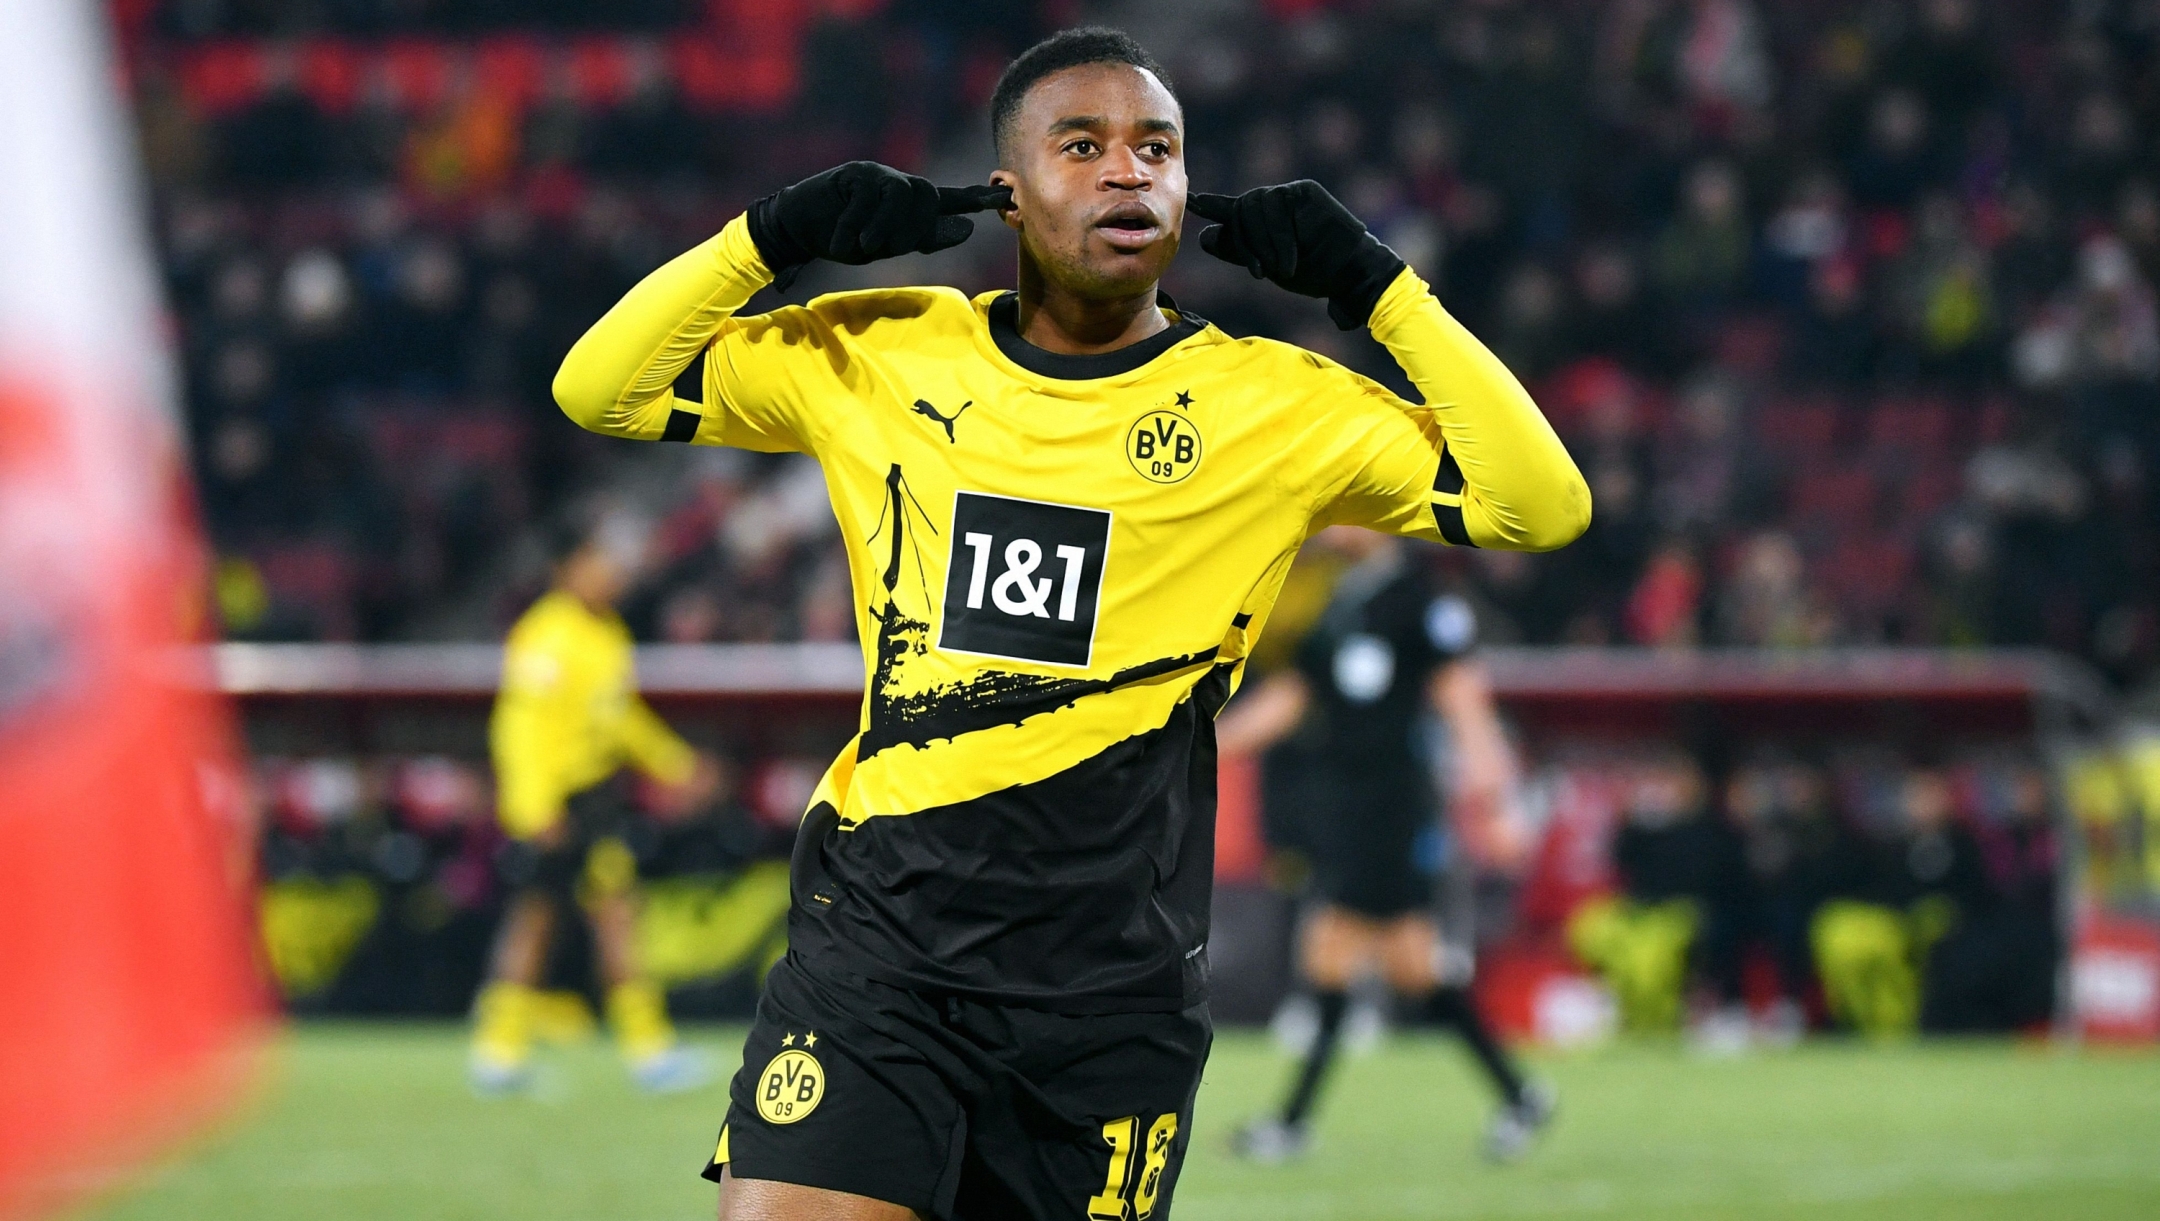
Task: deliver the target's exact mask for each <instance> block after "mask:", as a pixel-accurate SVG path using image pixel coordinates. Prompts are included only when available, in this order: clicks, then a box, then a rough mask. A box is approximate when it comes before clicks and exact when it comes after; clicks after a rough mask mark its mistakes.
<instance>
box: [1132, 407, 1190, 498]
mask: <svg viewBox="0 0 2160 1221" xmlns="http://www.w3.org/2000/svg"><path fill="white" fill-rule="evenodd" d="M1125 459H1126V461H1128V462H1131V463H1132V468H1133V469H1134V470H1136V471H1138V472H1140V474H1141V476H1142V477H1143V478H1146V479H1150V480H1152V481H1154V482H1156V483H1176V482H1178V481H1179V480H1181V479H1183V478H1185V477H1186V476H1187V475H1190V474H1192V473H1193V471H1194V470H1196V469H1198V467H1199V466H1200V430H1199V429H1198V428H1195V427H1193V422H1192V420H1191V419H1189V418H1187V417H1186V416H1183V415H1180V414H1178V413H1177V412H1175V411H1150V412H1148V413H1147V414H1146V415H1144V416H1141V417H1140V418H1139V419H1137V420H1134V421H1133V426H1132V428H1131V429H1129V430H1127V432H1126V433H1125Z"/></svg>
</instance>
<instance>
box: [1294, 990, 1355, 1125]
mask: <svg viewBox="0 0 2160 1221" xmlns="http://www.w3.org/2000/svg"><path fill="white" fill-rule="evenodd" d="M1313 999H1314V1000H1316V1001H1318V1002H1320V1029H1318V1030H1316V1031H1314V1032H1313V1041H1312V1047H1311V1048H1310V1049H1309V1050H1308V1051H1306V1053H1305V1063H1304V1065H1303V1066H1302V1067H1300V1068H1299V1069H1298V1079H1297V1085H1296V1086H1295V1087H1294V1088H1293V1089H1291V1091H1290V1101H1288V1102H1286V1103H1284V1104H1283V1112H1282V1120H1283V1122H1284V1123H1286V1124H1290V1125H1292V1126H1293V1127H1294V1126H1296V1125H1298V1124H1301V1123H1304V1122H1305V1117H1306V1116H1307V1115H1308V1114H1310V1113H1311V1112H1312V1106H1313V1100H1314V1099H1315V1098H1316V1097H1318V1096H1319V1093H1320V1081H1321V1079H1322V1078H1324V1077H1326V1076H1327V1070H1328V1062H1329V1061H1331V1060H1333V1059H1334V1058H1335V1045H1336V1044H1337V1043H1339V1042H1341V1041H1342V1022H1343V1013H1344V1011H1346V1010H1348V1009H1349V1008H1350V997H1349V996H1348V995H1347V994H1346V993H1342V992H1319V993H1315V994H1314V995H1313Z"/></svg>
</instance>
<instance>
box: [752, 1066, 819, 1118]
mask: <svg viewBox="0 0 2160 1221" xmlns="http://www.w3.org/2000/svg"><path fill="white" fill-rule="evenodd" d="M757 1091H758V1094H757V1112H758V1114H759V1115H761V1116H763V1117H764V1119H765V1122H766V1123H794V1122H795V1121H796V1120H798V1119H802V1118H804V1117H806V1116H808V1115H809V1114H810V1112H812V1111H815V1110H817V1104H818V1103H819V1102H820V1101H821V1100H823V1099H824V1097H825V1068H824V1066H823V1065H821V1064H819V1063H818V1062H817V1057H815V1056H813V1055H811V1054H810V1053H809V1052H807V1051H783V1052H781V1053H780V1054H779V1055H777V1056H774V1057H773V1058H772V1063H770V1064H767V1065H766V1066H765V1072H764V1075H763V1076H761V1077H759V1078H758V1087H757Z"/></svg>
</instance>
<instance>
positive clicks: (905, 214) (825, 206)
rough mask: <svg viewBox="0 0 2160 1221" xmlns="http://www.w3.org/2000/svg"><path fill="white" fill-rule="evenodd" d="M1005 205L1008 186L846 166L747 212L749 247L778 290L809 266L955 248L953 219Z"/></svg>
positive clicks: (871, 165) (960, 222) (963, 233)
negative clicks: (950, 182) (946, 182)
mask: <svg viewBox="0 0 2160 1221" xmlns="http://www.w3.org/2000/svg"><path fill="white" fill-rule="evenodd" d="M1011 206H1012V189H1011V188H1009V187H991V186H981V187H941V186H938V185H936V184H935V183H933V182H931V181H930V180H929V179H927V178H918V177H916V176H915V175H913V174H903V173H901V172H900V171H899V170H896V169H894V168H892V167H891V166H889V165H879V164H878V163H877V162H875V161H850V162H848V163H847V164H846V165H842V166H836V167H835V168H833V169H829V170H826V171H825V172H824V173H822V174H818V175H815V176H813V177H810V178H805V179H803V180H802V181H801V182H798V183H796V184H795V185H794V186H791V187H788V188H787V189H785V190H781V191H775V192H774V193H772V194H770V195H767V196H766V197H765V198H763V199H760V200H758V201H757V202H756V203H754V204H751V205H750V240H751V241H753V242H756V243H757V248H758V253H759V254H761V255H763V256H764V258H765V265H766V266H767V267H770V268H772V271H773V284H774V286H775V287H778V288H781V289H785V288H786V287H787V286H788V285H789V284H792V283H794V281H795V277H796V276H797V275H798V274H800V273H801V271H802V269H803V267H804V265H806V264H808V263H809V262H810V261H811V260H812V259H830V260H832V261H833V262H835V263H848V264H853V265H860V264H863V263H872V262H876V261H877V260H879V259H889V258H892V257H893V256H895V255H902V254H910V253H915V252H920V253H922V254H929V253H930V252H932V251H935V250H943V249H945V248H947V247H949V246H957V245H959V244H960V243H962V242H964V241H966V240H967V239H968V235H969V234H970V233H973V232H975V222H974V221H972V220H969V219H968V218H967V217H965V216H962V215H960V214H961V213H963V212H981V211H983V210H985V209H988V208H1009V207H1011Z"/></svg>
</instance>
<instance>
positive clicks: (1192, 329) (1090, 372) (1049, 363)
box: [989, 288, 1207, 382]
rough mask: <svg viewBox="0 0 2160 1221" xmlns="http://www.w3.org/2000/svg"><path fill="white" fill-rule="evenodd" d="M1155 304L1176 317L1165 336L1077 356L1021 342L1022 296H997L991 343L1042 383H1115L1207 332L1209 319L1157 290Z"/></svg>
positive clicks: (1159, 334) (1162, 333)
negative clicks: (1103, 380)
mask: <svg viewBox="0 0 2160 1221" xmlns="http://www.w3.org/2000/svg"><path fill="white" fill-rule="evenodd" d="M1155 304H1156V305H1157V306H1158V307H1160V308H1162V309H1165V310H1168V311H1169V312H1170V313H1171V315H1172V317H1171V320H1170V325H1169V326H1167V327H1164V328H1163V329H1162V330H1161V331H1159V332H1157V333H1155V334H1153V335H1150V336H1148V337H1147V338H1146V339H1143V340H1141V341H1140V342H1138V343H1134V344H1127V345H1126V346H1124V347H1122V348H1118V349H1116V350H1115V351H1110V352H1091V353H1088V354H1085V355H1073V354H1070V353H1065V352H1051V351H1046V350H1045V349H1042V348H1038V347H1036V346H1035V345H1034V344H1032V343H1029V342H1028V341H1027V340H1025V339H1022V338H1021V337H1020V294H1019V293H1016V292H1004V293H999V294H998V295H997V298H996V299H995V300H993V301H991V302H990V309H989V323H990V339H991V342H993V343H995V344H997V348H998V351H999V352H1001V353H1003V354H1004V357H1005V359H1007V360H1009V361H1011V362H1013V363H1014V364H1016V365H1018V366H1020V367H1021V368H1023V369H1026V370H1027V371H1028V372H1030V373H1033V374H1035V375H1037V376H1039V377H1051V378H1056V379H1057V380H1059V381H1071V382H1079V381H1091V380H1093V379H1095V378H1098V377H1116V376H1118V375H1119V374H1121V373H1130V372H1132V371H1133V370H1135V369H1138V368H1139V367H1140V366H1142V365H1144V364H1146V363H1148V362H1149V361H1151V360H1153V359H1155V358H1156V357H1158V356H1160V355H1162V354H1163V353H1165V352H1167V351H1169V350H1170V349H1172V348H1174V347H1176V346H1177V345H1179V344H1181V343H1183V342H1185V341H1186V340H1188V339H1190V338H1192V337H1193V336H1195V335H1197V334H1199V333H1200V332H1201V331H1203V330H1205V329H1206V328H1207V319H1205V318H1202V317H1199V316H1198V315H1195V314H1188V313H1186V312H1185V311H1184V310H1181V309H1179V308H1178V305H1177V302H1175V301H1173V300H1171V299H1170V294H1169V293H1166V292H1164V291H1162V290H1161V289H1159V288H1158V289H1156V290H1155Z"/></svg>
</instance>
